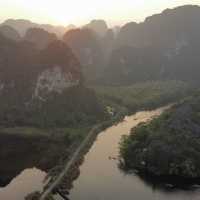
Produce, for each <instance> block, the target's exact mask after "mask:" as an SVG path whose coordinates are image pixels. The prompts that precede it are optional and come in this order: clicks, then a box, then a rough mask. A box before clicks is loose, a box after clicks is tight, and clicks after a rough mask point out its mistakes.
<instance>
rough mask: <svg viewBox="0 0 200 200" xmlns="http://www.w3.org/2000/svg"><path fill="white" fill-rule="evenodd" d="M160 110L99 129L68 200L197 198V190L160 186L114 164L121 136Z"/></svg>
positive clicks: (170, 199) (156, 114)
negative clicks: (102, 129)
mask: <svg viewBox="0 0 200 200" xmlns="http://www.w3.org/2000/svg"><path fill="white" fill-rule="evenodd" d="M164 109H165V108H161V109H157V110H154V111H151V112H146V111H145V112H138V113H136V114H135V115H132V116H130V117H126V118H125V119H124V121H123V122H121V123H119V124H117V125H115V126H112V127H110V128H108V129H106V130H105V131H103V132H101V133H100V134H99V136H98V138H97V140H96V141H95V143H94V144H93V146H92V148H91V149H90V151H89V152H88V153H87V155H86V156H85V160H84V163H83V164H82V166H80V176H79V177H78V179H77V180H75V181H74V184H73V185H74V186H73V189H71V191H70V196H69V198H70V200H133V199H135V200H199V199H200V189H195V190H192V191H190V190H181V189H166V190H165V189H163V188H162V189H161V188H160V187H156V185H153V184H150V183H147V182H146V181H144V180H143V179H142V178H140V177H139V176H138V175H137V174H126V173H124V172H123V171H122V170H120V169H119V167H118V159H117V158H118V156H119V142H120V139H121V137H122V136H123V135H127V134H129V132H130V130H131V128H133V127H134V126H136V125H137V124H139V123H141V122H146V121H148V120H151V119H152V118H154V117H156V116H158V115H160V114H161V113H162V111H163V110H164ZM60 199H61V198H60V197H58V196H57V197H56V200H60Z"/></svg>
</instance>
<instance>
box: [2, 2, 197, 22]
mask: <svg viewBox="0 0 200 200" xmlns="http://www.w3.org/2000/svg"><path fill="white" fill-rule="evenodd" d="M184 4H198V5H200V2H199V0H173V1H169V0H148V1H147V0H123V1H122V0H101V1H99V0H56V1H54V0H29V1H27V0H0V12H1V17H0V21H2V20H5V19H7V18H25V19H30V20H32V21H35V22H38V23H53V24H62V25H67V24H71V23H74V24H76V25H80V24H84V23H87V22H88V21H90V20H91V19H105V20H107V21H108V22H109V23H110V24H112V25H113V24H118V23H120V24H121V23H124V22H127V21H142V20H144V19H145V17H147V16H148V15H152V14H154V13H158V12H161V11H162V10H163V9H165V8H171V7H175V6H180V5H184Z"/></svg>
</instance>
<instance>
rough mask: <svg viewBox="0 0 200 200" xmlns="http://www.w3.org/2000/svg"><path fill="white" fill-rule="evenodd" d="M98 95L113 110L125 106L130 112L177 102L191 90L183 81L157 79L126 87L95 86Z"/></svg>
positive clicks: (115, 110)
mask: <svg viewBox="0 0 200 200" xmlns="http://www.w3.org/2000/svg"><path fill="white" fill-rule="evenodd" d="M94 89H95V91H96V93H97V97H98V98H99V100H100V101H102V103H103V104H104V105H105V106H107V108H108V109H109V110H110V109H111V108H112V112H117V110H119V108H120V107H125V108H126V109H127V110H128V113H129V114H132V113H134V112H136V111H138V110H145V109H154V108H157V107H159V106H163V105H166V104H168V103H171V102H175V101H176V100H177V99H181V98H183V97H184V96H186V95H187V94H188V92H189V91H191V87H190V86H189V84H187V83H184V82H182V81H155V82H153V81H152V82H145V83H138V84H134V85H132V86H124V87H94Z"/></svg>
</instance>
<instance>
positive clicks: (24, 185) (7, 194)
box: [0, 168, 46, 200]
mask: <svg viewBox="0 0 200 200" xmlns="http://www.w3.org/2000/svg"><path fill="white" fill-rule="evenodd" d="M45 177H46V172H43V171H41V170H39V169H37V168H31V169H25V170H23V171H22V172H21V173H20V174H19V175H18V176H17V177H15V178H14V179H13V180H12V181H11V182H10V183H9V184H8V185H6V186H5V187H0V200H23V199H24V198H25V197H26V196H27V195H28V194H30V193H32V192H35V191H42V189H43V187H44V183H45V182H44V180H45Z"/></svg>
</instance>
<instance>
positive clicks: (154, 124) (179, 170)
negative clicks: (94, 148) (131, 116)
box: [121, 92, 200, 182]
mask: <svg viewBox="0 0 200 200" xmlns="http://www.w3.org/2000/svg"><path fill="white" fill-rule="evenodd" d="M199 105H200V93H199V92H197V93H196V95H193V96H191V97H188V98H186V99H185V100H183V101H181V102H179V103H177V104H175V105H174V106H173V107H172V108H171V109H169V110H168V111H166V112H164V113H163V114H162V115H161V116H160V117H159V118H157V119H155V120H153V121H151V122H149V123H147V124H141V125H139V126H138V127H134V128H133V129H132V131H131V134H130V136H128V137H125V138H124V139H123V142H122V143H121V155H122V158H123V163H124V166H125V167H126V168H129V169H137V170H138V171H139V172H141V173H144V172H145V173H147V174H148V173H149V174H150V175H153V176H158V177H161V178H162V177H165V178H166V177H168V178H170V177H171V178H174V177H175V179H176V180H178V179H180V180H185V182H186V180H187V179H188V181H189V182H191V180H192V179H193V180H194V182H195V180H198V182H199V178H200V170H199V166H200V161H199V157H200V149H199V145H200V135H199V133H200V122H199V116H200V114H199V111H200V106H199Z"/></svg>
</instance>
